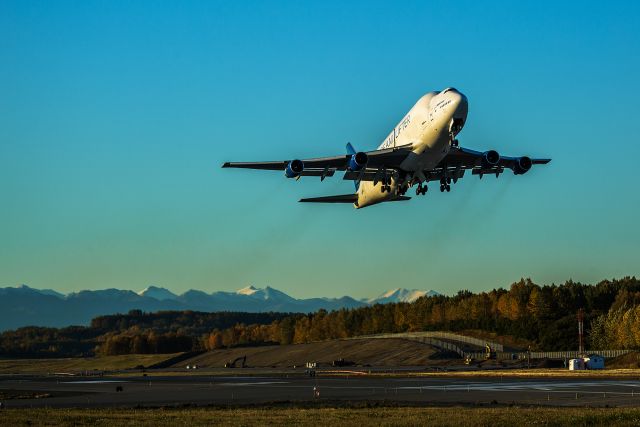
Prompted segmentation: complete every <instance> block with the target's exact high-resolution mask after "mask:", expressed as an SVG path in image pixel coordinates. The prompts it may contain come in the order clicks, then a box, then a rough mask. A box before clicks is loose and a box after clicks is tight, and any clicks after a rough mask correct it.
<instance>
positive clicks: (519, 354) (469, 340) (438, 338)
mask: <svg viewBox="0 0 640 427" xmlns="http://www.w3.org/2000/svg"><path fill="white" fill-rule="evenodd" d="M371 338H401V339H408V340H412V341H418V342H422V343H425V344H429V345H432V346H434V347H438V348H440V349H443V350H449V351H453V352H455V353H458V354H459V355H460V356H461V357H470V358H473V359H484V358H485V356H486V352H484V351H481V352H480V351H477V352H476V351H472V352H469V351H465V350H464V349H463V348H461V347H460V346H459V345H456V344H454V343H452V342H450V341H454V342H457V343H464V344H468V345H473V346H477V347H484V346H485V345H487V344H489V346H491V349H492V350H493V351H495V352H496V358H497V359H500V360H512V359H513V360H516V359H517V360H523V359H527V357H531V359H575V358H577V357H579V354H580V353H579V352H578V351H532V352H531V353H530V354H529V352H526V351H513V352H509V351H504V347H503V345H502V344H499V343H496V342H492V341H486V340H481V339H479V338H473V337H468V336H466V335H458V334H453V333H451V332H441V331H428V332H401V333H397V334H374V335H361V336H358V337H353V338H352V339H371ZM443 340H447V341H443ZM630 352H631V350H589V351H586V352H585V353H584V354H598V355H600V356H602V357H604V358H605V359H609V358H612V357H618V356H622V355H623V354H627V353H630Z"/></svg>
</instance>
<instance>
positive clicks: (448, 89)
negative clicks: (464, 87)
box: [442, 87, 456, 93]
mask: <svg viewBox="0 0 640 427" xmlns="http://www.w3.org/2000/svg"><path fill="white" fill-rule="evenodd" d="M451 90H456V88H454V87H448V88H446V89H445V90H443V91H442V93H447V92H449V91H451Z"/></svg>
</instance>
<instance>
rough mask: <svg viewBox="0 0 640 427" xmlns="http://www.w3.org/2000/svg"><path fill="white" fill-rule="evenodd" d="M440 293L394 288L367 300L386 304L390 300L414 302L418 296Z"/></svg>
mask: <svg viewBox="0 0 640 427" xmlns="http://www.w3.org/2000/svg"><path fill="white" fill-rule="evenodd" d="M436 295H440V294H439V293H438V292H436V291H433V290H431V291H421V290H418V289H405V288H396V289H390V290H388V291H387V292H385V293H383V294H381V295H379V296H378V297H377V298H371V299H369V300H367V302H368V303H369V304H387V303H390V302H414V301H415V300H417V299H418V298H420V297H424V296H427V297H432V296H436Z"/></svg>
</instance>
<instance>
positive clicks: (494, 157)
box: [482, 150, 500, 168]
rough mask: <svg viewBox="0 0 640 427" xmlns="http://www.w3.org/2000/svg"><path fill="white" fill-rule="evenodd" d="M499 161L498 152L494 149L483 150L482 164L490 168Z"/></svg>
mask: <svg viewBox="0 0 640 427" xmlns="http://www.w3.org/2000/svg"><path fill="white" fill-rule="evenodd" d="M499 161H500V154H498V152H497V151H496V150H489V151H485V152H484V153H483V154H482V166H483V167H485V168H490V167H493V166H495V165H497V164H498V162H499Z"/></svg>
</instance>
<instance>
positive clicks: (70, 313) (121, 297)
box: [0, 285, 438, 331]
mask: <svg viewBox="0 0 640 427" xmlns="http://www.w3.org/2000/svg"><path fill="white" fill-rule="evenodd" d="M423 295H438V293H437V292H434V291H428V292H427V291H419V290H411V291H410V290H407V289H392V290H390V291H388V292H385V293H384V294H382V295H380V296H379V297H378V298H373V299H368V300H367V299H365V300H360V301H358V300H355V299H353V298H352V297H350V296H343V297H341V298H301V299H297V298H293V297H291V296H289V295H287V294H286V293H284V292H282V291H279V290H277V289H274V288H272V287H270V286H267V287H265V288H258V287H254V286H247V287H245V288H242V289H239V290H237V291H235V292H224V291H217V292H212V293H206V292H203V291H198V290H193V289H191V290H189V291H187V292H185V293H183V294H181V295H176V294H174V293H173V292H171V291H170V290H168V289H165V288H161V287H158V286H149V287H147V288H146V289H144V290H142V291H140V292H137V293H136V292H133V291H130V290H121V289H102V290H92V291H89V290H87V291H79V292H72V293H70V294H68V295H63V294H61V293H59V292H56V291H53V290H50V289H45V290H39V289H34V288H30V287H29V286H26V285H21V286H18V287H7V288H0V331H2V330H6V329H15V328H18V327H22V326H30V325H36V326H58V327H59V326H69V325H80V324H85V325H86V324H88V323H89V322H90V321H91V319H93V318H95V317H97V316H101V315H108V314H115V313H127V312H128V311H130V310H134V309H136V310H142V311H146V312H153V311H160V310H195V311H206V312H214V311H236V312H251V313H257V312H268V311H273V312H288V313H311V312H314V311H317V310H320V309H325V310H328V311H331V310H339V309H341V308H356V307H362V306H365V305H368V304H385V303H389V302H399V301H406V302H411V301H415V300H416V299H417V298H419V297H421V296H423Z"/></svg>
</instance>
